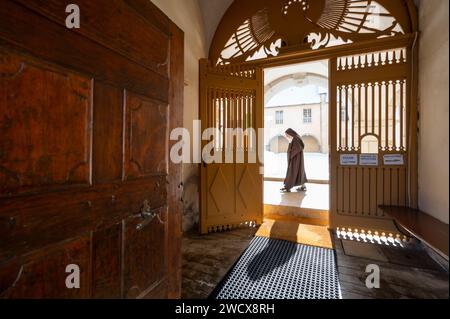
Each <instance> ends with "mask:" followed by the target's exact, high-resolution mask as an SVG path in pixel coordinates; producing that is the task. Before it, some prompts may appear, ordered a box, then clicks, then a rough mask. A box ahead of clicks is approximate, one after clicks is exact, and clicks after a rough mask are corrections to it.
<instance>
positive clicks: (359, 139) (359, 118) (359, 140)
mask: <svg viewBox="0 0 450 319" xmlns="http://www.w3.org/2000/svg"><path fill="white" fill-rule="evenodd" d="M361 119H362V116H361V84H358V148H359V149H361Z"/></svg>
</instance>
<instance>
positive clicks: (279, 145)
mask: <svg viewBox="0 0 450 319" xmlns="http://www.w3.org/2000/svg"><path fill="white" fill-rule="evenodd" d="M288 148H289V141H288V139H287V138H286V137H284V136H282V135H278V136H275V137H273V138H272V139H271V140H270V142H269V151H270V152H272V153H277V154H279V153H287V151H288Z"/></svg>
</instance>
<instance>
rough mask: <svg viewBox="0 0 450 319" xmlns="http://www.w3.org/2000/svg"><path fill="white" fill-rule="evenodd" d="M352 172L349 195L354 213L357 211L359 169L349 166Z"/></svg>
mask: <svg viewBox="0 0 450 319" xmlns="http://www.w3.org/2000/svg"><path fill="white" fill-rule="evenodd" d="M349 173H350V188H349V189H348V191H349V197H350V212H351V213H352V214H356V213H357V211H358V210H357V171H356V168H354V167H352V168H349Z"/></svg>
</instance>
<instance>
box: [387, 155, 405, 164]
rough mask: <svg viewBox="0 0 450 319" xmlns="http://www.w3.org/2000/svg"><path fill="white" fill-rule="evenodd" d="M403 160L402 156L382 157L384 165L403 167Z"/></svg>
mask: <svg viewBox="0 0 450 319" xmlns="http://www.w3.org/2000/svg"><path fill="white" fill-rule="evenodd" d="M404 164H405V160H404V158H403V155H402V154H386V155H384V165H393V166H397V165H404Z"/></svg>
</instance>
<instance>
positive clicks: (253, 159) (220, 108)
mask: <svg viewBox="0 0 450 319" xmlns="http://www.w3.org/2000/svg"><path fill="white" fill-rule="evenodd" d="M262 77H263V75H262V70H261V69H260V68H255V67H246V66H244V65H231V66H218V67H213V66H211V65H210V64H209V63H208V61H206V60H204V61H201V63H200V113H201V114H200V116H201V121H202V132H205V130H207V129H209V130H213V131H214V132H217V134H216V135H215V136H214V135H212V134H211V135H210V136H207V138H206V139H204V140H203V144H202V146H203V150H205V149H206V150H208V151H207V153H208V154H213V155H216V156H214V159H211V160H210V161H207V160H205V158H203V164H202V165H201V216H200V217H201V218H200V231H201V233H202V234H205V233H208V232H213V231H222V230H228V229H232V228H234V227H238V226H240V225H243V224H247V225H253V224H261V222H262V219H263V175H262V165H261V161H260V159H261V158H260V157H259V156H258V154H257V153H258V144H259V143H262V139H263V136H262V135H261V136H259V134H258V131H259V129H261V128H262V127H263V114H262V113H263V108H262V105H263V81H262ZM227 129H229V132H228V133H227ZM208 135H209V134H208ZM211 143H212V144H211ZM208 145H209V146H210V148H208Z"/></svg>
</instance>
